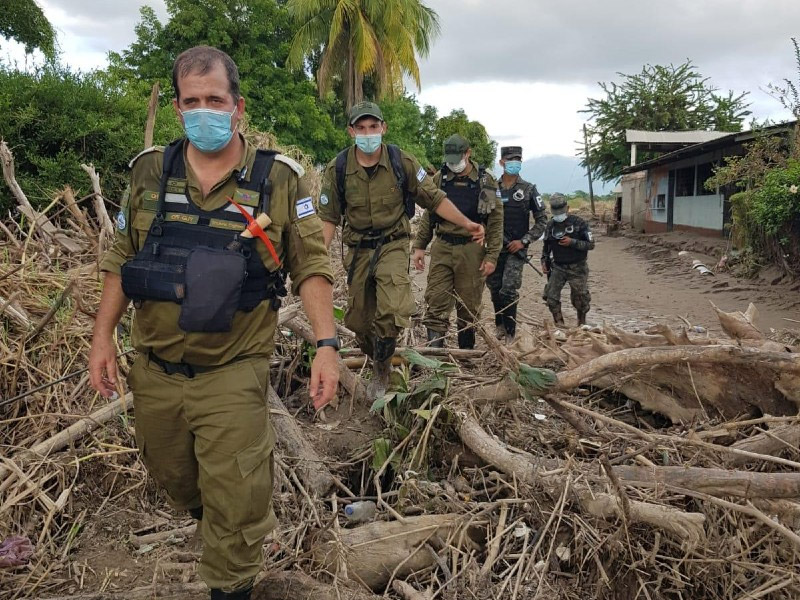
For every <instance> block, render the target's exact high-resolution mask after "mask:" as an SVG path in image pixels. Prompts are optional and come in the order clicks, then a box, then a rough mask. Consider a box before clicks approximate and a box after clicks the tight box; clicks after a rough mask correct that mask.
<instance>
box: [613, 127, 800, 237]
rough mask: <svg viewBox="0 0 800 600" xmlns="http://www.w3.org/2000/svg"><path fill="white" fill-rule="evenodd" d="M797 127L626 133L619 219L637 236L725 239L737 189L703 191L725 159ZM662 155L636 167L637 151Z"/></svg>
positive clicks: (631, 131)
mask: <svg viewBox="0 0 800 600" xmlns="http://www.w3.org/2000/svg"><path fill="white" fill-rule="evenodd" d="M794 125H795V122H794V121H793V122H791V123H785V124H780V125H774V126H771V127H767V128H765V129H759V130H754V131H743V132H739V133H724V132H715V131H700V132H697V131H691V132H690V131H681V132H647V131H633V130H630V131H628V132H626V134H627V135H626V138H627V140H628V143H629V144H630V145H631V166H630V167H627V168H626V169H624V170H623V175H622V179H621V181H620V184H621V186H622V220H623V221H626V222H628V223H630V224H631V227H632V228H633V229H635V230H637V231H642V232H645V233H659V232H665V231H673V230H685V231H693V232H695V233H698V234H701V235H707V236H718V237H721V236H724V235H725V225H726V224H728V223H729V222H730V203H729V200H730V196H731V195H732V194H734V193H736V191H738V190H736V189H719V188H717V189H713V190H708V189H706V187H705V183H706V180H707V179H708V178H709V177H711V176H712V175H713V172H714V169H715V168H716V167H717V166H719V165H721V164H724V159H725V157H726V156H735V155H742V154H744V153H745V151H746V149H745V146H744V145H745V144H747V143H748V142H751V141H753V139H755V138H756V137H758V136H761V135H780V136H785V135H787V134H788V133H790V132H791V131H792V129H793V127H794ZM643 150H646V151H648V152H650V153H651V154H650V155H651V156H652V153H657V152H663V154H660V155H659V156H656V157H655V158H650V159H649V160H646V161H644V162H641V163H639V164H637V163H636V160H637V155H638V153H639V152H641V151H643Z"/></svg>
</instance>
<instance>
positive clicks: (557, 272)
mask: <svg viewBox="0 0 800 600" xmlns="http://www.w3.org/2000/svg"><path fill="white" fill-rule="evenodd" d="M566 283H567V273H566V271H565V270H564V268H563V267H559V266H557V265H555V264H553V266H552V267H551V270H550V278H549V279H548V280H547V285H546V286H545V288H544V294H543V295H542V298H544V300H545V302H546V303H547V308H549V309H550V313H551V314H552V315H553V320H554V321H555V323H556V325H563V324H564V316H563V315H562V313H561V290H563V289H564V285H565V284H566Z"/></svg>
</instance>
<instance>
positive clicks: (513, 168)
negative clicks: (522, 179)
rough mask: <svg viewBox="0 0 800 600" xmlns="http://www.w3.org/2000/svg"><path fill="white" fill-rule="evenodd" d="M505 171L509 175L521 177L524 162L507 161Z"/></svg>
mask: <svg viewBox="0 0 800 600" xmlns="http://www.w3.org/2000/svg"><path fill="white" fill-rule="evenodd" d="M505 170H506V173H507V174H508V175H519V172H520V171H522V161H521V160H507V161H506V164H505Z"/></svg>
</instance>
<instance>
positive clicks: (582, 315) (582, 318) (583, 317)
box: [578, 310, 589, 327]
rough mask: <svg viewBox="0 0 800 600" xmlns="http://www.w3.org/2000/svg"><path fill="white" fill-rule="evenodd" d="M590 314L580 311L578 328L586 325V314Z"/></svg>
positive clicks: (586, 311)
mask: <svg viewBox="0 0 800 600" xmlns="http://www.w3.org/2000/svg"><path fill="white" fill-rule="evenodd" d="M588 312H589V311H588V310H579V311H578V327H580V326H581V325H586V313H588Z"/></svg>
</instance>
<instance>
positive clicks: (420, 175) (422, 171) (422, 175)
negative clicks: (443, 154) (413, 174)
mask: <svg viewBox="0 0 800 600" xmlns="http://www.w3.org/2000/svg"><path fill="white" fill-rule="evenodd" d="M427 175H428V172H427V171H426V170H425V167H420V168H419V171H417V181H420V182H421V181H422V180H423V179H425V177H426V176H427Z"/></svg>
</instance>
